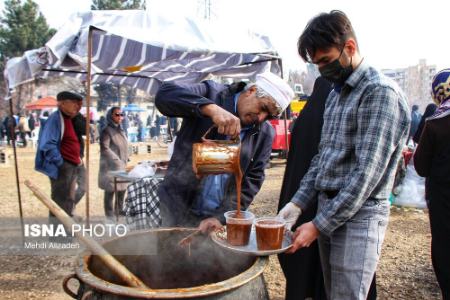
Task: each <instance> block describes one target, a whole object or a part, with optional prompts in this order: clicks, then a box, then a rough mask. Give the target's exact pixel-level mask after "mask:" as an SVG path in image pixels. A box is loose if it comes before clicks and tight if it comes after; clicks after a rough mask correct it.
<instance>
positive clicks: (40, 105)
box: [25, 97, 58, 110]
mask: <svg viewBox="0 0 450 300" xmlns="http://www.w3.org/2000/svg"><path fill="white" fill-rule="evenodd" d="M57 103H58V102H57V101H56V99H55V98H54V97H45V98H40V99H38V100H35V101H32V102H30V103H28V104H26V105H25V109H28V110H38V109H45V108H52V107H56V106H57V105H58V104H57Z"/></svg>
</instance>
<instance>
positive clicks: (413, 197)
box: [393, 164, 427, 208]
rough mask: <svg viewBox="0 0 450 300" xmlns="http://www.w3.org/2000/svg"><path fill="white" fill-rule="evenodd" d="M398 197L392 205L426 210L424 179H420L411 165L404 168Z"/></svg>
mask: <svg viewBox="0 0 450 300" xmlns="http://www.w3.org/2000/svg"><path fill="white" fill-rule="evenodd" d="M398 189H400V191H399V193H398V196H397V197H396V198H395V201H394V203H393V204H395V205H399V206H408V207H416V208H426V207H427V204H426V202H425V178H422V177H420V176H419V175H418V174H417V172H416V170H415V169H414V167H413V166H412V165H410V164H409V165H408V166H407V167H406V175H405V178H404V179H403V183H402V185H400V186H399V187H398Z"/></svg>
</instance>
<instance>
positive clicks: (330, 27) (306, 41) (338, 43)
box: [297, 10, 356, 62]
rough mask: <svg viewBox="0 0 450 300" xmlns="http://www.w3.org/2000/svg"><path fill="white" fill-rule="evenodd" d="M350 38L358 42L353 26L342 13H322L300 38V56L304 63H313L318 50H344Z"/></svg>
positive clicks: (336, 11)
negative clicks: (333, 48)
mask: <svg viewBox="0 0 450 300" xmlns="http://www.w3.org/2000/svg"><path fill="white" fill-rule="evenodd" d="M349 38H353V39H355V41H356V35H355V32H354V30H353V27H352V24H351V22H350V20H349V19H348V18H347V16H346V15H345V14H344V13H343V12H342V11H339V10H332V11H331V12H329V13H321V14H319V15H318V16H316V17H314V18H313V19H311V20H310V21H309V22H308V24H307V25H306V27H305V30H303V33H302V35H301V36H300V37H299V39H298V43H297V47H298V54H300V56H301V57H302V58H303V60H304V61H307V62H311V59H312V58H313V57H314V56H315V54H316V51H317V50H328V49H330V48H332V47H337V48H338V49H342V48H343V47H344V44H345V42H346V41H347V39H349Z"/></svg>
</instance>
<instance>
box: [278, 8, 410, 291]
mask: <svg viewBox="0 0 450 300" xmlns="http://www.w3.org/2000/svg"><path fill="white" fill-rule="evenodd" d="M298 50H299V54H300V56H301V57H302V58H303V59H304V60H305V61H309V62H312V63H314V64H316V65H317V66H318V67H319V71H320V73H321V75H322V76H323V77H325V78H326V79H328V80H329V81H331V82H332V83H333V84H334V86H333V90H332V91H331V93H330V94H329V96H328V98H327V101H326V104H325V112H324V118H323V119H324V123H323V127H322V133H321V139H320V144H319V153H318V154H317V155H316V156H314V158H313V160H312V162H311V165H310V168H309V170H308V172H307V173H306V175H305V176H304V177H303V179H302V181H301V183H300V187H299V189H298V190H297V192H296V193H295V195H294V196H293V198H292V199H291V202H289V203H288V204H286V206H285V207H284V208H283V209H282V210H281V211H280V215H281V216H283V217H284V218H286V219H288V220H291V222H295V220H296V219H297V217H298V216H299V214H300V212H301V211H304V210H305V209H307V208H308V207H309V206H311V205H312V204H313V201H314V199H315V196H318V210H317V214H316V216H315V217H314V219H313V220H312V221H311V222H307V223H305V224H303V225H301V226H300V227H298V228H297V230H296V231H295V234H294V243H293V244H294V245H293V247H292V248H291V249H290V251H291V252H294V251H296V250H297V249H299V248H301V247H308V246H309V245H310V244H311V243H312V242H313V241H314V240H316V239H317V238H318V242H319V251H320V258H321V262H322V268H323V273H324V281H325V290H326V292H327V296H328V298H329V299H366V297H367V294H368V291H369V287H370V283H371V281H372V278H373V275H374V272H375V270H376V267H377V263H378V260H379V256H380V250H381V245H382V243H383V238H384V234H385V230H386V226H387V222H388V216H389V201H388V198H389V194H390V191H391V189H392V185H393V182H394V176H395V171H396V168H397V163H398V160H399V158H400V156H401V152H402V148H403V145H404V143H405V141H406V138H407V137H408V129H409V123H410V116H409V111H408V105H407V102H406V99H405V96H404V95H403V93H402V92H401V90H400V89H399V88H398V87H397V85H396V84H395V83H393V82H392V81H390V80H389V79H388V78H386V77H385V76H383V74H381V73H380V72H379V71H377V70H376V69H374V68H372V67H370V66H368V65H367V64H365V63H364V62H363V58H362V57H361V55H360V53H359V47H358V43H357V40H356V35H355V33H354V31H353V27H352V24H351V23H350V20H349V19H348V18H347V16H346V15H345V14H344V13H343V12H340V11H332V12H330V13H322V14H320V15H318V16H317V17H315V18H313V19H312V20H311V21H310V22H309V23H308V25H307V26H306V28H305V30H304V31H303V33H302V35H301V36H300V38H299V42H298Z"/></svg>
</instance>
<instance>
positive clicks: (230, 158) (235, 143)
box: [192, 126, 241, 177]
mask: <svg viewBox="0 0 450 300" xmlns="http://www.w3.org/2000/svg"><path fill="white" fill-rule="evenodd" d="M213 127H214V126H213ZM213 127H211V128H209V129H208V130H207V131H206V132H205V134H204V135H203V136H202V142H201V143H194V144H193V147H192V168H193V169H194V173H195V174H196V175H197V177H201V176H205V175H210V174H222V173H240V171H241V170H240V153H241V141H240V139H239V136H238V137H237V138H236V139H234V140H209V139H207V138H206V136H207V135H208V133H209V132H210V131H211V129H212V128H213Z"/></svg>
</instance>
